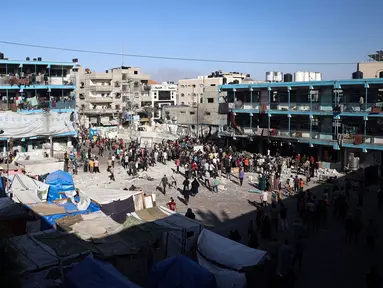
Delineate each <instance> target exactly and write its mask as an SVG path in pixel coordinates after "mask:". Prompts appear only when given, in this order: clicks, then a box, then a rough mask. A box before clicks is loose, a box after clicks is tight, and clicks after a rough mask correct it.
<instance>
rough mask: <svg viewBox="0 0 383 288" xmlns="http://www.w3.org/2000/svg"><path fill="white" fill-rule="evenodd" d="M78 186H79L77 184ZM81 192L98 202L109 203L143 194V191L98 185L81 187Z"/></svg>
mask: <svg viewBox="0 0 383 288" xmlns="http://www.w3.org/2000/svg"><path fill="white" fill-rule="evenodd" d="M76 187H77V186H76ZM80 189H81V192H82V193H83V194H84V195H86V196H88V197H89V198H90V199H92V200H94V201H96V202H97V203H98V204H101V205H102V204H109V203H112V202H113V201H117V200H125V199H128V198H130V197H133V196H135V195H139V194H142V193H143V191H142V190H140V191H129V190H122V189H109V188H98V187H91V188H90V187H89V188H88V189H87V188H86V187H82V188H80Z"/></svg>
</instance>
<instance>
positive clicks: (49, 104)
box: [0, 100, 76, 112]
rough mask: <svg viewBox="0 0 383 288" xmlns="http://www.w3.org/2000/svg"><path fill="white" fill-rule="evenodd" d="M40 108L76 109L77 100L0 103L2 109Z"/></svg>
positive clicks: (15, 110) (0, 109) (14, 110)
mask: <svg viewBox="0 0 383 288" xmlns="http://www.w3.org/2000/svg"><path fill="white" fill-rule="evenodd" d="M40 109H76V101H75V100H69V101H64V100H61V101H57V102H56V101H44V100H40V101H38V102H36V103H33V102H24V103H21V104H16V103H9V104H8V103H4V102H1V103H0V111H13V112H17V111H20V110H28V111H29V110H30V111H31V110H40Z"/></svg>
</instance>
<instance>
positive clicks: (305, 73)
mask: <svg viewBox="0 0 383 288" xmlns="http://www.w3.org/2000/svg"><path fill="white" fill-rule="evenodd" d="M303 73H304V74H303V78H304V80H303V81H305V82H308V81H310V72H303Z"/></svg>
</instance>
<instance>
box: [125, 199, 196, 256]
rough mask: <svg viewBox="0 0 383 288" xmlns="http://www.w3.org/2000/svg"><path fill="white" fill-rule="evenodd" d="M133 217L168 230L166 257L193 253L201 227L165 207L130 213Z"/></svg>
mask: <svg viewBox="0 0 383 288" xmlns="http://www.w3.org/2000/svg"><path fill="white" fill-rule="evenodd" d="M130 215H132V216H133V217H135V218H137V219H139V220H142V221H146V222H153V223H155V224H157V225H160V226H162V227H166V228H169V229H170V231H169V232H168V234H167V235H166V250H165V251H166V257H169V256H175V255H178V254H187V255H188V254H189V253H193V252H192V251H193V249H194V248H195V246H196V244H197V240H198V236H199V234H200V233H201V231H202V229H203V225H202V224H201V223H200V222H198V221H196V220H193V219H190V218H187V217H185V216H183V215H181V214H178V213H176V212H174V211H171V210H169V209H167V208H165V207H162V206H160V207H153V208H149V209H145V210H140V211H136V212H134V213H131V214H130Z"/></svg>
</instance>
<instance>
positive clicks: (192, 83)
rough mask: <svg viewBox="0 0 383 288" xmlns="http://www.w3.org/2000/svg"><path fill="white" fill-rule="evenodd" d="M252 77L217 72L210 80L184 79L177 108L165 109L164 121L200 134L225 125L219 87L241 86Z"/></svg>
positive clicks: (203, 77) (207, 77)
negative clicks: (239, 84)
mask: <svg viewBox="0 0 383 288" xmlns="http://www.w3.org/2000/svg"><path fill="white" fill-rule="evenodd" d="M249 76H250V75H249V74H243V73H238V72H230V73H222V72H221V71H216V72H213V73H211V74H210V75H208V76H199V77H197V78H195V79H182V80H180V81H179V82H178V100H177V104H178V105H177V106H169V107H165V109H164V113H163V115H162V118H163V119H167V120H172V121H177V123H178V124H180V125H187V126H189V127H190V129H191V131H193V132H196V133H198V134H200V133H201V132H203V131H207V130H211V127H212V126H218V125H219V124H222V125H223V123H226V117H224V116H222V115H219V114H218V99H217V93H218V86H219V85H222V84H225V83H242V82H243V81H244V80H245V79H249Z"/></svg>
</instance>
